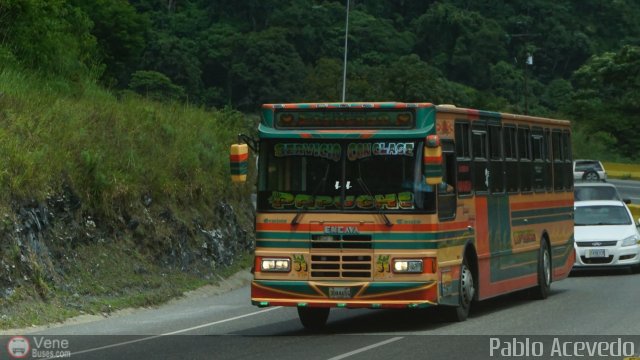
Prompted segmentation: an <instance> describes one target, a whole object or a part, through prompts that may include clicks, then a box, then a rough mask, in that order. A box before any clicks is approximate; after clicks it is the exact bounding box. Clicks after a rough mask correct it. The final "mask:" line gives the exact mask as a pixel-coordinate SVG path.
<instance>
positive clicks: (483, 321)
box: [0, 271, 640, 360]
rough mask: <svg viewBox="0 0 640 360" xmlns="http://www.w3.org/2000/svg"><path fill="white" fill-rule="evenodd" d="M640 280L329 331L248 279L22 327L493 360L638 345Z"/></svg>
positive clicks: (353, 315)
mask: <svg viewBox="0 0 640 360" xmlns="http://www.w3.org/2000/svg"><path fill="white" fill-rule="evenodd" d="M639 283H640V275H639V274H628V273H627V272H625V271H620V272H616V271H606V272H583V273H578V274H575V275H573V276H571V277H569V278H568V279H565V280H562V281H560V282H556V283H554V284H553V286H552V293H551V295H550V297H549V298H548V299H546V300H538V301H534V300H529V299H527V298H526V296H524V293H516V294H511V295H508V296H503V297H499V298H495V299H491V300H487V301H483V302H480V303H477V304H474V307H473V311H472V315H471V317H470V318H469V319H468V320H467V321H466V322H461V323H450V322H447V321H445V320H444V319H443V317H442V316H441V314H440V313H439V312H438V311H437V309H426V310H406V311H405V310H348V309H334V310H332V313H331V315H330V317H329V322H328V324H327V327H326V329H325V331H323V332H322V333H309V332H307V331H305V330H303V328H302V326H301V325H300V323H299V321H298V318H297V314H296V311H295V309H292V308H282V307H273V308H264V309H260V308H256V307H253V306H251V305H250V304H249V288H248V287H247V286H246V285H245V286H242V287H240V288H238V289H235V290H232V291H229V292H227V293H223V294H219V295H212V296H204V294H203V295H201V296H192V297H187V298H185V299H182V300H179V301H175V302H172V303H171V304H168V305H165V306H162V307H159V308H156V309H143V310H139V311H135V312H133V313H130V314H127V315H121V316H114V317H110V318H105V319H103V320H99V321H92V322H88V323H82V324H74V325H67V326H62V327H57V328H51V329H45V330H39V331H34V332H30V333H28V334H20V335H26V336H27V337H28V338H29V339H30V341H31V343H32V346H33V345H34V342H35V341H36V340H37V339H40V340H42V338H45V339H50V340H51V339H54V340H55V339H58V340H60V339H66V340H67V341H68V344H69V347H68V349H69V350H70V351H71V353H72V355H73V357H72V358H79V359H147V358H148V359H152V358H153V359H256V358H259V359H336V360H337V359H343V358H345V359H393V358H396V357H398V356H399V355H400V356H402V355H404V356H415V355H416V354H417V355H419V358H427V357H426V356H422V355H421V354H427V353H428V354H429V356H428V358H429V359H451V358H467V359H478V358H492V357H490V356H489V351H490V350H491V347H490V346H491V345H492V344H494V345H495V344H497V343H499V344H507V343H508V342H509V341H515V342H516V343H517V342H518V341H521V342H522V343H523V344H524V343H525V341H527V339H530V341H531V342H536V341H539V342H540V344H543V345H545V351H547V352H548V351H550V350H551V349H552V346H553V343H552V341H555V340H554V339H560V341H563V342H564V341H574V340H579V341H585V339H591V341H610V342H615V341H617V340H616V339H618V338H620V337H622V340H621V341H623V342H625V341H627V342H629V341H630V342H633V343H634V351H635V352H636V353H638V352H640V336H638V335H640V312H639V311H635V309H636V307H637V306H636V305H635V302H636V301H637V299H638V295H639V294H640V290H638V284H639ZM183 335H192V336H183ZM440 335H448V336H440ZM544 335H552V336H544ZM492 338H493V340H492ZM513 339H515V340H513ZM0 340H1V341H2V343H3V344H6V339H0ZM492 341H493V343H492ZM495 351H498V350H495ZM1 355H2V353H0V358H1ZM618 358H619V359H621V357H618Z"/></svg>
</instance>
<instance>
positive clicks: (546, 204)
mask: <svg viewBox="0 0 640 360" xmlns="http://www.w3.org/2000/svg"><path fill="white" fill-rule="evenodd" d="M558 206H570V207H573V200H570V199H567V200H556V201H531V202H517V203H511V210H527V209H538V208H551V207H558Z"/></svg>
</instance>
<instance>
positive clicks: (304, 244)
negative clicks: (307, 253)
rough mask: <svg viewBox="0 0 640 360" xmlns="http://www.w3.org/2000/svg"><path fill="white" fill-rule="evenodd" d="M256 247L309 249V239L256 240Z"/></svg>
mask: <svg viewBox="0 0 640 360" xmlns="http://www.w3.org/2000/svg"><path fill="white" fill-rule="evenodd" d="M256 247H262V248H302V249H308V248H309V242H308V241H263V240H256Z"/></svg>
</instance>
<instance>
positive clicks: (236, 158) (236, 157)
mask: <svg viewBox="0 0 640 360" xmlns="http://www.w3.org/2000/svg"><path fill="white" fill-rule="evenodd" d="M248 158H249V154H248V153H245V154H239V155H229V159H230V160H231V161H237V162H238V161H245V160H247V159H248Z"/></svg>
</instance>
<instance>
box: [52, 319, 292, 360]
mask: <svg viewBox="0 0 640 360" xmlns="http://www.w3.org/2000/svg"><path fill="white" fill-rule="evenodd" d="M281 307H282V306H274V307H271V308H267V309H264V310H259V311H256V312H252V313H248V314H244V315H239V316H235V317H232V318H228V319H223V320H218V321H213V322H210V323H206V324H202V325H198V326H193V327H190V328H186V329H181V330H176V331H172V332H168V333H164V334H160V335H153V336H147V337H143V338H140V339H135V340H129V341H124V342H121V343H115V344H110V345H105V346H100V347H97V348H92V349H87V350H81V351H74V352H73V353H72V354H71V355H72V356H76V355H79V354H86V353H90V352H94V351H99V350H106V349H111V348H115V347H120V346H124V345H129V344H135V343H138V342H142V341H148V340H153V339H157V338H159V337H163V336H169V335H177V334H182V333H185V332H189V331H192V330H197V329H201V328H204V327H208V326H213V325H218V324H222V323H226V322H229V321H234V320H238V319H242V318H246V317H249V316H253V315H260V314H263V313H266V312H268V311H273V310H277V309H280V308H281ZM51 359H57V357H53V358H48V359H44V360H51Z"/></svg>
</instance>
